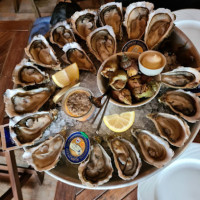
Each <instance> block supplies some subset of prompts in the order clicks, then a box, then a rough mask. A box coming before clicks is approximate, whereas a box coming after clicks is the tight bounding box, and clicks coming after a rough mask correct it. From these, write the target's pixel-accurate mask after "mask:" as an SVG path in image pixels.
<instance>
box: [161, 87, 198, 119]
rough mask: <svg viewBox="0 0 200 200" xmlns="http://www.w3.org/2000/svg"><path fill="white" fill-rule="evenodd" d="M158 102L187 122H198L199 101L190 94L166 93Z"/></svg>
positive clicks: (181, 91)
mask: <svg viewBox="0 0 200 200" xmlns="http://www.w3.org/2000/svg"><path fill="white" fill-rule="evenodd" d="M158 101H159V102H160V103H164V104H166V105H168V106H169V107H170V109H171V110H172V111H173V112H175V113H177V114H179V115H180V116H181V117H182V118H184V119H185V120H187V121H188V122H191V123H195V122H196V121H199V120H200V99H199V97H198V96H197V95H196V94H194V93H192V92H186V91H184V90H172V91H167V92H166V93H165V94H163V95H162V96H161V97H159V99H158Z"/></svg>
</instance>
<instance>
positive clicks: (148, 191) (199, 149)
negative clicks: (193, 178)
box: [137, 143, 200, 200]
mask: <svg viewBox="0 0 200 200" xmlns="http://www.w3.org/2000/svg"><path fill="white" fill-rule="evenodd" d="M187 158H190V159H196V160H198V161H197V162H200V144H196V143H192V144H190V145H189V147H188V148H187V149H186V151H185V152H184V153H183V154H182V155H181V156H180V157H179V158H178V159H177V161H175V162H174V163H172V164H171V165H170V166H168V167H167V168H165V169H164V170H162V172H161V173H159V174H157V175H155V176H153V177H151V178H149V179H147V180H146V181H144V182H142V183H139V184H138V194H137V195H138V200H158V199H159V200H161V194H164V193H160V192H161V190H162V191H163V186H164V185H163V184H162V181H163V180H166V177H167V174H168V176H169V172H170V169H173V168H174V171H176V169H177V168H176V167H177V166H178V164H180V163H181V164H182V163H183V162H187V161H184V160H185V159H187ZM181 160H182V161H181ZM191 162H192V161H191ZM194 162H195V161H194ZM196 166H197V165H196ZM190 167H191V166H190ZM194 167H195V166H194ZM198 170H199V171H200V165H199V169H198ZM167 172H168V173H167ZM165 173H166V175H165ZM199 173H200V172H199ZM199 182H200V180H199ZM159 183H160V186H158V185H159ZM161 184H162V185H161ZM190 185H191V187H194V188H195V186H196V185H195V182H193V183H190ZM199 185H200V183H199V184H198V187H199ZM166 187H168V186H166ZM196 191H198V190H196ZM159 195H160V196H159ZM158 197H159V198H158ZM198 197H199V196H198ZM168 199H170V200H173V199H171V198H170V197H169V198H168ZM176 200H178V199H177V198H176ZM181 200H183V199H181ZM194 200H196V199H194Z"/></svg>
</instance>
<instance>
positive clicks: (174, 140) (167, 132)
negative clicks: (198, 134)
mask: <svg viewBox="0 0 200 200" xmlns="http://www.w3.org/2000/svg"><path fill="white" fill-rule="evenodd" d="M147 117H148V118H149V119H151V120H152V121H153V123H154V124H155V126H156V129H157V131H158V133H159V135H160V136H161V137H163V138H164V139H166V140H167V141H168V142H169V143H170V144H172V145H173V146H176V147H181V146H183V145H184V143H185V142H186V141H187V139H188V138H189V136H190V134H191V133H190V128H189V126H188V125H187V123H186V122H185V121H183V120H182V119H180V118H179V117H178V116H176V115H171V114H167V113H151V114H148V115H147Z"/></svg>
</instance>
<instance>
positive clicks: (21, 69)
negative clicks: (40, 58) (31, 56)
mask: <svg viewBox="0 0 200 200" xmlns="http://www.w3.org/2000/svg"><path fill="white" fill-rule="evenodd" d="M12 77H13V79H12V80H13V82H14V83H15V84H16V85H20V86H22V87H26V86H29V85H36V84H42V83H47V82H49V81H50V79H49V75H48V74H47V73H45V72H43V71H41V70H40V69H39V68H38V67H37V66H36V65H34V64H33V63H32V62H29V61H28V60H27V59H25V58H24V59H23V60H22V61H21V62H20V63H19V64H17V65H16V67H15V68H14V70H13V73H12Z"/></svg>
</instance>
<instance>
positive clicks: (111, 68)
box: [101, 60, 118, 78]
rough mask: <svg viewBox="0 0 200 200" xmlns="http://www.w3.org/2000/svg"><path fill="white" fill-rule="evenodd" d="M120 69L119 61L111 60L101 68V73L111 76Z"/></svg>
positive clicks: (107, 76)
mask: <svg viewBox="0 0 200 200" xmlns="http://www.w3.org/2000/svg"><path fill="white" fill-rule="evenodd" d="M117 69H118V63H117V61H116V60H109V61H108V62H106V63H105V65H104V66H103V69H102V70H101V75H102V76H104V77H106V78H110V77H112V75H113V74H114V72H116V71H117Z"/></svg>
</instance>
